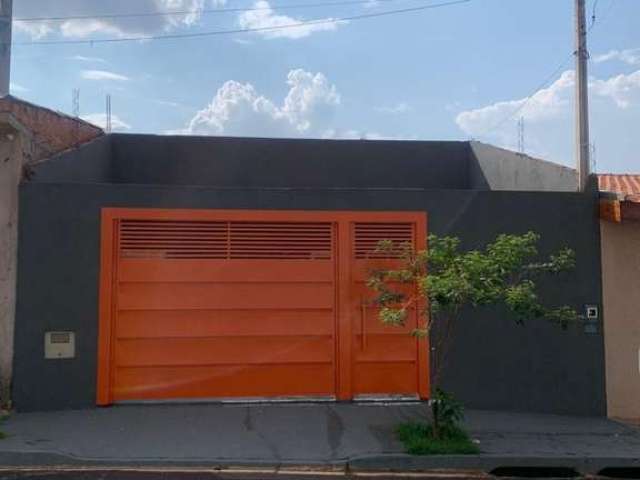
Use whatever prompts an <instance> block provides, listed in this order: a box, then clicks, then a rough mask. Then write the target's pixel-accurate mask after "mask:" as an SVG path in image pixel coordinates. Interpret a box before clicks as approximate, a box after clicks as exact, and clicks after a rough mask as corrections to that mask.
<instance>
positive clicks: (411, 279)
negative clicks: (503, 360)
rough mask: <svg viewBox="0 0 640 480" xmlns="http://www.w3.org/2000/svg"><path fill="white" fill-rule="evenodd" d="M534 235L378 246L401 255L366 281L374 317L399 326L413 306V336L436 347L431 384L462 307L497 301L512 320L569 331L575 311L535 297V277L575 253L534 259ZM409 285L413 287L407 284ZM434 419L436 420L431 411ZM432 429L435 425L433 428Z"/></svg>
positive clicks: (561, 267) (564, 264)
mask: <svg viewBox="0 0 640 480" xmlns="http://www.w3.org/2000/svg"><path fill="white" fill-rule="evenodd" d="M539 240H540V236H539V235H538V234H536V233H534V232H528V233H525V234H524V235H507V234H502V235H499V236H498V237H497V238H496V239H495V240H494V241H493V242H492V243H489V244H488V245H487V246H486V247H485V248H484V249H483V250H471V251H461V250H460V248H459V247H460V240H459V239H458V238H456V237H440V236H437V235H430V236H429V237H428V245H429V248H428V249H427V250H422V251H418V252H414V251H413V249H412V248H411V246H410V245H408V244H395V243H394V242H392V241H388V240H383V241H382V242H380V243H379V245H378V252H380V253H386V254H388V255H389V256H393V257H398V259H399V265H398V266H397V268H392V269H387V270H384V269H382V270H376V271H374V272H372V273H371V276H370V278H369V280H368V286H369V287H370V288H372V289H373V290H374V291H375V292H376V299H375V302H376V303H377V304H378V305H379V307H380V310H379V317H380V320H381V321H382V322H383V323H385V324H390V325H403V324H404V322H405V320H406V319H407V316H408V314H409V312H410V311H412V310H413V309H418V311H419V313H420V314H421V318H422V323H421V326H419V327H418V328H417V329H415V330H414V331H413V334H414V335H418V336H425V335H426V336H429V341H430V345H431V346H432V349H433V350H434V354H433V356H432V368H431V372H432V384H433V385H435V386H438V385H439V383H440V375H441V373H442V367H443V366H444V365H445V364H446V358H447V353H448V351H449V349H450V346H451V332H452V329H453V325H454V324H455V323H457V322H458V321H459V316H460V313H461V311H462V309H463V308H465V307H472V308H475V307H479V306H484V305H499V304H502V305H505V306H506V307H507V308H508V309H509V310H510V311H511V313H512V314H513V319H514V321H515V322H516V323H518V324H523V323H524V322H525V320H528V319H541V318H542V319H547V320H550V321H553V322H556V323H558V324H559V325H560V326H562V327H563V328H567V326H568V325H569V323H570V322H572V321H574V320H575V319H577V318H578V314H577V312H576V311H575V309H573V308H571V307H569V306H566V305H565V306H559V307H551V308H549V307H546V306H544V305H543V304H542V302H541V301H540V298H539V295H538V292H537V284H536V281H537V280H538V278H539V277H540V276H542V275H557V274H560V273H561V272H564V271H567V270H570V269H572V268H574V266H575V254H574V252H573V251H572V250H571V249H569V248H564V249H561V250H559V251H557V252H556V253H554V254H552V255H550V256H549V257H548V258H546V259H543V260H540V259H539V252H538V248H537V244H538V241H539ZM403 284H404V285H405V286H404V287H402V285H403ZM407 284H409V285H411V286H415V288H409V289H407V288H406V285H407ZM407 291H410V292H411V293H407ZM436 325H437V328H435V329H434V326H436ZM436 330H437V334H436V333H435V331H436ZM434 364H435V365H434ZM436 391H438V389H436ZM432 410H433V411H434V413H437V402H436V406H435V407H434V405H433V404H432ZM434 420H435V421H437V415H434ZM437 427H438V426H437V425H434V430H435V431H436V432H437V430H438V428H437Z"/></svg>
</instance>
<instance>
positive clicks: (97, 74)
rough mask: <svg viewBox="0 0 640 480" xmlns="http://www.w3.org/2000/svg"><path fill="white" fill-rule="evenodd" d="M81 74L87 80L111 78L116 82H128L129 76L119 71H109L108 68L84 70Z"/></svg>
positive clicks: (110, 79)
mask: <svg viewBox="0 0 640 480" xmlns="http://www.w3.org/2000/svg"><path fill="white" fill-rule="evenodd" d="M80 76H81V77H82V78H84V79H85V80H99V81H102V80H109V81H114V82H126V81H128V80H129V77H127V76H125V75H121V74H119V73H114V72H108V71H106V70H83V71H82V72H81V73H80Z"/></svg>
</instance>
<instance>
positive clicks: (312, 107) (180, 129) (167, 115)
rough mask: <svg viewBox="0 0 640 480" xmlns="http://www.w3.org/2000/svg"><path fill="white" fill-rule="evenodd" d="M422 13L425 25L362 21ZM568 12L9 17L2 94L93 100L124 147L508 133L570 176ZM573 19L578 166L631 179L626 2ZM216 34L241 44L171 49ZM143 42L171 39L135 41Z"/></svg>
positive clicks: (631, 38)
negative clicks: (580, 134)
mask: <svg viewBox="0 0 640 480" xmlns="http://www.w3.org/2000/svg"><path fill="white" fill-rule="evenodd" d="M336 3H342V4H341V5H336ZM447 3H451V4H448V5H442V4H447ZM424 6H431V7H435V8H428V9H423V10H411V11H407V12H404V13H397V14H393V15H385V16H370V15H373V14H377V13H383V12H389V11H394V10H409V9H415V8H419V7H424ZM573 7H574V1H573V0H469V1H466V2H457V3H453V2H452V0H361V1H350V2H344V1H338V0H110V1H109V2H104V1H99V0H65V1H64V2H61V1H59V0H15V1H14V22H13V42H14V45H13V52H12V67H11V69H12V70H11V93H12V94H13V95H15V96H17V97H20V98H24V99H25V100H28V101H31V102H34V103H38V104H41V105H44V106H46V107H49V108H53V109H56V110H59V111H62V112H65V113H72V111H73V100H72V98H73V93H72V92H73V90H74V89H79V91H80V94H79V98H80V115H81V116H82V117H83V118H84V119H86V120H88V121H91V122H93V123H96V124H98V125H101V126H103V125H104V122H105V97H106V95H107V94H110V95H111V105H112V128H113V130H114V131H119V132H130V133H156V134H192V135H234V136H263V137H264V136H267V137H312V138H366V139H371V140H376V139H399V140H400V139H407V140H469V139H474V140H478V141H482V142H485V143H491V144H494V145H497V146H500V147H504V148H509V149H514V150H516V149H518V145H519V142H518V121H519V120H520V119H522V123H523V125H524V128H523V139H524V151H525V152H526V153H528V154H529V155H532V156H537V157H540V158H544V159H547V160H550V161H554V162H557V163H561V164H564V165H568V166H573V164H574V157H573V155H574V153H573V143H574V113H573V112H574V104H573V89H574V71H573V69H574V61H573V57H572V52H573V50H574V46H573V42H574V17H573V15H574V13H573ZM587 11H588V14H587V15H588V17H589V25H590V31H589V39H588V44H589V52H590V60H589V85H590V93H589V101H590V120H591V123H590V129H591V143H592V163H593V164H594V165H593V167H594V169H595V170H596V171H598V172H614V173H625V172H631V173H640V29H639V28H638V25H639V24H640V0H587ZM177 12H180V13H177ZM594 12H595V22H593V21H592V19H591V17H592V16H593V13H594ZM114 14H115V15H116V16H113V15H114ZM123 14H125V15H130V14H144V15H138V16H122V15H123ZM101 15H102V17H101ZM109 15H111V16H109ZM74 16H75V17H83V18H68V17H74ZM362 16H365V17H366V16H369V17H366V18H353V17H362ZM43 17H44V18H49V20H36V21H34V20H33V19H34V18H38V19H42V18H43ZM53 17H57V19H51V18H53ZM60 17H64V18H62V19H60ZM345 18H351V19H350V20H344V19H345ZM29 19H31V20H29ZM310 21H311V22H312V23H306V24H304V23H303V24H301V23H300V22H310ZM592 23H593V25H591V24H592ZM283 25H284V26H287V25H288V27H285V28H278V27H282V26H283ZM291 25H294V27H291ZM296 25H297V26H296ZM229 30H236V31H237V30H244V31H243V32H239V33H234V34H218V35H201V36H191V37H188V36H187V37H184V35H192V34H197V33H207V32H215V31H218V32H219V31H229ZM158 36H160V37H162V36H179V37H180V36H182V37H181V38H164V39H155V40H153V39H149V38H148V37H158ZM103 39H119V40H125V41H118V42H105V43H101V42H100V40H103ZM128 39H133V40H132V41H129V40H128ZM89 40H93V42H89ZM83 41H86V42H85V43H82V42H83ZM38 42H44V43H38ZM302 160H303V159H301V161H302Z"/></svg>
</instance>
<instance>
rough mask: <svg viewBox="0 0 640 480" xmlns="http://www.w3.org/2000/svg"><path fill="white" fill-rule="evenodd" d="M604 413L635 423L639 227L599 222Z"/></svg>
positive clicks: (639, 379) (639, 380)
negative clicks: (604, 370) (604, 357)
mask: <svg viewBox="0 0 640 480" xmlns="http://www.w3.org/2000/svg"><path fill="white" fill-rule="evenodd" d="M601 245H602V247H601V248H602V288H603V302H604V305H603V306H604V335H605V337H604V338H605V355H606V375H607V410H608V415H609V416H610V417H614V418H624V419H640V222H628V223H613V222H608V221H602V222H601Z"/></svg>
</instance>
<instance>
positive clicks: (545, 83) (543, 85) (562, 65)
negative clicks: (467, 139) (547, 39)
mask: <svg viewBox="0 0 640 480" xmlns="http://www.w3.org/2000/svg"><path fill="white" fill-rule="evenodd" d="M574 55H575V52H571V54H570V55H568V56H567V57H565V58H564V59H563V60H562V62H560V64H559V65H558V66H557V67H556V68H555V69H554V70H553V72H551V73H550V74H549V75H548V76H547V77H545V79H544V81H542V82H541V83H540V84H538V86H537V87H536V88H535V89H534V90H533V91H532V93H531V94H530V95H529V96H527V97H526V98H525V101H524V102H522V103H521V104H520V105H519V106H518V108H516V109H515V110H514V111H513V112H511V113H509V114H508V115H506V116H505V117H504V118H503V119H502V120H500V121H499V122H497V123H496V124H494V125H492V126H491V127H489V128H488V129H487V130H485V131H484V132H482V133H481V134H480V135H481V136H485V135H487V134H489V133H492V132H493V131H494V130H496V129H498V128H500V127H501V126H502V125H504V124H505V123H506V122H508V121H509V120H511V119H512V118H513V117H515V116H516V115H517V114H518V113H520V112H521V111H522V110H524V108H525V107H526V106H527V105H529V103H530V102H531V100H532V99H533V97H534V96H535V94H536V93H538V92H539V91H540V90H542V89H543V88H547V86H548V85H549V83H550V82H551V80H553V79H554V78H555V77H556V75H557V74H558V73H560V72H561V71H562V69H563V68H565V67H566V65H567V63H569V61H570V60H571V59H572V58H573V57H574Z"/></svg>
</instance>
